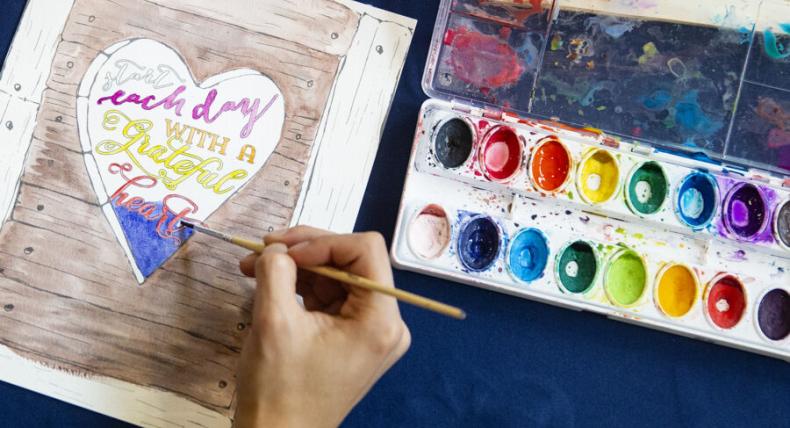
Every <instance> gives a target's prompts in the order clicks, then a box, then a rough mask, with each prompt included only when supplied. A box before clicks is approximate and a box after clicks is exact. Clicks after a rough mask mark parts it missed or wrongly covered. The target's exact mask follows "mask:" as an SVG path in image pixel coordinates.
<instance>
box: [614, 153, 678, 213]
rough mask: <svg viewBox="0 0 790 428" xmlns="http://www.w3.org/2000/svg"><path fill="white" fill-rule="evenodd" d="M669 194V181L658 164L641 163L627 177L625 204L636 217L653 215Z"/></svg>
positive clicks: (651, 162) (650, 162)
mask: <svg viewBox="0 0 790 428" xmlns="http://www.w3.org/2000/svg"><path fill="white" fill-rule="evenodd" d="M668 193H669V180H667V174H666V173H665V172H664V168H662V167H661V165H659V164H658V162H653V161H649V162H643V163H641V164H639V165H637V166H635V167H634V168H633V169H632V170H631V173H630V174H629V175H628V180H626V186H625V202H626V204H627V205H628V208H630V209H631V211H632V212H633V213H634V214H636V215H641V216H646V215H650V214H655V213H657V212H658V211H659V210H661V208H662V207H663V206H664V201H666V200H667V194H668Z"/></svg>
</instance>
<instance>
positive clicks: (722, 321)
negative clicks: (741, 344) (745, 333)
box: [705, 273, 746, 330]
mask: <svg viewBox="0 0 790 428" xmlns="http://www.w3.org/2000/svg"><path fill="white" fill-rule="evenodd" d="M745 310H746V290H745V289H744V288H743V284H742V283H741V281H740V280H739V279H738V278H737V277H736V276H735V275H732V274H727V273H720V274H718V275H716V276H715V277H713V279H711V280H710V282H709V283H708V286H707V288H706V289H705V315H706V316H707V318H708V320H709V321H710V322H711V324H713V325H714V326H716V327H717V328H720V329H723V330H728V329H731V328H733V327H735V326H736V325H738V323H739V322H740V321H741V318H743V313H744V311H745Z"/></svg>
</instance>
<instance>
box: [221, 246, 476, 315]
mask: <svg viewBox="0 0 790 428" xmlns="http://www.w3.org/2000/svg"><path fill="white" fill-rule="evenodd" d="M231 242H232V243H234V244H236V245H238V246H240V247H243V248H246V249H248V250H250V251H253V252H256V253H260V252H261V251H263V249H264V248H265V247H266V244H264V243H263V242H260V241H251V240H249V239H244V238H238V237H233V238H231ZM301 269H304V270H306V271H309V272H313V273H315V274H318V275H321V276H325V277H327V278H332V279H334V280H337V281H340V282H342V283H344V284H349V285H352V286H356V287H361V288H364V289H367V290H371V291H375V292H377V293H382V294H386V295H388V296H392V297H394V298H396V299H398V300H401V301H403V302H406V303H410V304H412V305H414V306H419V307H421V308H424V309H428V310H429V311H434V312H437V313H440V314H442V315H447V316H448V317H453V318H456V319H461V320H462V319H464V318H466V313H465V312H464V311H463V310H461V309H459V308H456V307H454V306H450V305H446V304H444V303H441V302H437V301H436V300H432V299H429V298H427V297H422V296H419V295H416V294H414V293H409V292H408V291H404V290H400V289H397V288H394V287H387V286H385V285H383V284H379V283H378V282H376V281H373V280H371V279H368V278H365V277H362V276H359V275H355V274H353V273H350V272H345V271H342V270H340V269H337V268H333V267H329V266H315V267H302V268H301Z"/></svg>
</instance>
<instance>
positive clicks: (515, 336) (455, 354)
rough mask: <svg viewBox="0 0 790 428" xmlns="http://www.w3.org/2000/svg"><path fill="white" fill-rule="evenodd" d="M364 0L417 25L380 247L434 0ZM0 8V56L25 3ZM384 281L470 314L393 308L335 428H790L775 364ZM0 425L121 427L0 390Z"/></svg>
mask: <svg viewBox="0 0 790 428" xmlns="http://www.w3.org/2000/svg"><path fill="white" fill-rule="evenodd" d="M370 3H372V4H374V5H376V6H378V7H382V8H385V9H390V10H393V11H395V12H398V13H401V14H403V15H407V16H410V17H413V18H417V19H418V20H419V24H418V26H417V31H416V32H415V34H414V41H413V42H412V48H411V50H410V52H409V57H408V60H407V64H406V68H405V70H404V72H403V76H402V79H401V82H400V85H399V87H398V92H397V96H396V98H395V102H394V104H393V106H392V111H391V113H390V116H389V119H388V121H387V125H386V127H385V129H384V135H383V139H382V142H381V148H380V150H379V154H378V157H377V160H376V163H375V165H374V168H373V174H372V176H371V178H370V183H369V185H368V191H367V192H366V195H365V199H364V202H363V205H362V209H361V211H360V214H359V219H358V220H357V226H356V228H357V229H358V230H378V231H381V232H382V233H383V234H384V235H385V236H386V237H387V238H388V239H389V238H391V236H392V231H393V229H394V227H395V218H396V215H397V210H398V203H399V200H400V192H401V189H402V186H403V180H404V176H405V171H406V165H407V163H408V156H409V150H410V147H411V143H412V137H413V130H414V128H415V125H416V121H417V112H418V110H419V107H420V104H421V103H422V102H423V100H424V99H425V95H424V94H423V92H422V89H421V87H420V78H421V75H422V71H423V67H424V65H425V58H426V55H427V49H428V44H429V42H430V37H431V32H432V30H433V22H434V18H435V15H436V9H437V7H438V1H432V2H427V1H424V0H413V1H383V0H381V1H371V2H370ZM2 5H3V8H2V9H1V10H0V57H4V56H5V52H6V49H7V47H8V45H9V44H10V42H11V38H12V36H13V33H14V30H15V27H16V24H17V22H18V20H19V17H20V16H21V12H22V9H23V6H24V1H23V0H2ZM2 143H3V141H2V140H0V144H2ZM395 279H396V282H397V284H398V285H399V286H401V287H403V288H405V289H407V290H411V291H416V292H419V293H422V294H424V295H427V296H429V297H433V298H436V299H439V300H442V301H446V302H448V303H452V304H456V305H459V306H462V307H463V308H464V309H466V310H467V312H468V313H469V319H467V320H466V321H463V322H459V321H454V320H450V319H446V318H443V317H441V316H437V315H434V314H432V313H429V312H426V311H422V310H418V309H415V308H413V307H410V306H402V311H403V316H404V318H405V319H406V322H407V324H408V325H409V327H410V328H411V331H412V335H413V337H414V339H413V344H412V347H411V349H410V350H409V352H408V353H407V354H406V356H405V357H404V358H403V359H402V360H401V361H400V362H399V363H398V364H397V365H396V366H395V367H394V368H393V369H392V370H391V371H390V372H389V373H387V374H386V375H385V376H384V377H383V378H382V379H381V381H380V382H379V383H378V384H377V385H376V386H375V387H374V388H373V390H372V391H371V392H370V394H369V395H368V396H367V397H366V398H365V399H364V400H363V401H362V402H361V403H360V404H359V405H358V406H357V408H356V409H354V411H353V412H352V413H351V415H350V416H349V417H348V419H347V420H346V423H345V424H344V426H347V427H378V426H385V427H390V426H393V427H451V426H475V427H476V426H574V425H580V426H588V425H609V426H611V425H637V426H667V425H670V424H671V425H684V426H713V425H718V426H742V425H750V426H768V425H770V426H790V365H788V364H787V363H784V362H781V361H778V360H774V359H770V358H765V357H761V356H757V355H753V354H749V353H746V352H742V351H737V350H733V349H728V348H724V347H720V346H716V345H711V344H707V343H703V342H700V341H695V340H690V339H686V338H682V337H678V336H674V335H670V334H665V333H660V332H656V331H652V330H648V329H645V328H641V327H636V326H631V325H627V324H623V323H619V322H615V321H611V320H608V319H605V318H603V317H600V316H597V315H593V314H589V313H579V312H574V311H570V310H565V309H559V308H555V307H552V306H548V305H544V304H540V303H535V302H531V301H527V300H522V299H517V298H514V297H508V296H505V295H501V294H497V293H492V292H488V291H483V290H479V289H476V288H473V287H468V286H463V285H458V284H454V283H451V282H448V281H443V280H439V279H435V278H430V277H426V276H422V275H417V274H413V273H409V272H396V274H395ZM0 425H3V426H8V425H10V426H59V427H64V426H65V427H83V426H119V425H122V424H121V423H120V422H118V421H115V420H113V419H110V418H107V417H105V416H102V415H98V414H95V413H92V412H89V411H86V410H83V409H80V408H78V407H74V406H71V405H69V404H65V403H62V402H59V401H56V400H53V399H50V398H47V397H44V396H41V395H38V394H36V393H33V392H29V391H26V390H23V389H20V388H17V387H14V386H11V385H8V384H4V383H0Z"/></svg>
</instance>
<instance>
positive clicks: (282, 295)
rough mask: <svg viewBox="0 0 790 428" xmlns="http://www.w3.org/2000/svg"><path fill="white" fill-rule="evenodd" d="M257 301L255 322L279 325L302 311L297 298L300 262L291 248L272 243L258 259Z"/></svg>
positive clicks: (254, 310)
mask: <svg viewBox="0 0 790 428" xmlns="http://www.w3.org/2000/svg"><path fill="white" fill-rule="evenodd" d="M255 282H256V291H255V301H254V303H253V325H260V326H268V327H272V328H277V327H278V326H280V325H281V324H282V322H283V321H287V320H288V319H289V318H291V317H294V316H296V315H297V314H299V313H301V312H302V311H303V309H302V308H301V307H300V306H299V304H298V303H297V301H296V298H295V293H296V264H295V263H294V261H293V259H291V257H289V256H288V254H287V247H286V246H285V245H282V244H272V245H270V246H268V247H266V248H265V249H264V250H263V252H262V253H261V255H260V256H259V257H258V258H257V260H256V261H255Z"/></svg>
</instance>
